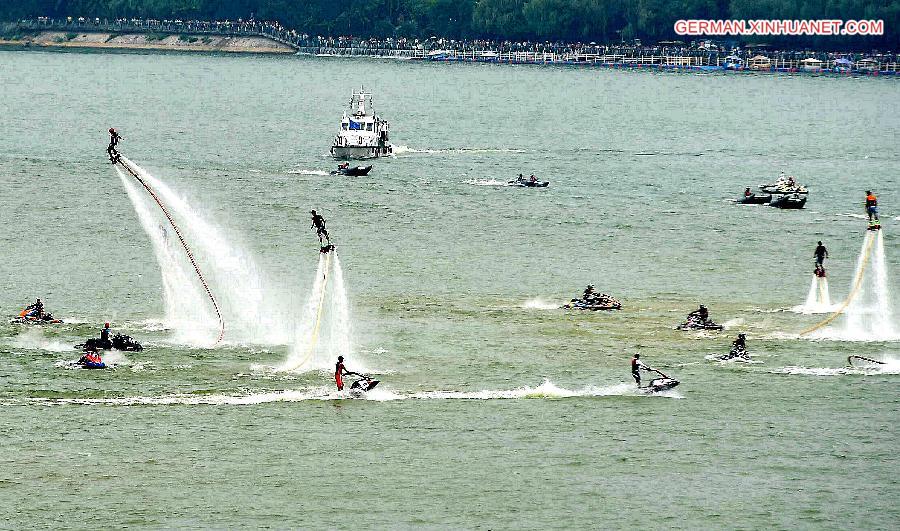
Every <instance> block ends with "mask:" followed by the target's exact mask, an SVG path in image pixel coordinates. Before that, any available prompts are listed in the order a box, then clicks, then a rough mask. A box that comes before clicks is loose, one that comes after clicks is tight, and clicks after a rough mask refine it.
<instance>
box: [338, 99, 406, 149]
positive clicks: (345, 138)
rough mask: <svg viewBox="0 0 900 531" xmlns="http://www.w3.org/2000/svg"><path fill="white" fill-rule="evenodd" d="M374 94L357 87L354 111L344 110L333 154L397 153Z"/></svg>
mask: <svg viewBox="0 0 900 531" xmlns="http://www.w3.org/2000/svg"><path fill="white" fill-rule="evenodd" d="M373 109H374V105H373V104H372V94H370V93H368V92H366V91H365V89H362V90H360V91H359V92H356V91H354V92H353V95H352V96H351V97H350V112H349V113H347V112H346V111H344V115H343V117H342V118H341V130H340V131H338V134H337V135H336V136H335V137H334V141H333V142H332V144H331V155H332V156H333V157H335V158H337V159H372V158H376V157H384V156H387V155H390V154H392V153H393V149H394V148H393V146H391V143H390V141H389V138H388V130H389V129H390V126H389V124H388V123H387V121H386V120H383V119H381V117H380V116H378V115H377V114H375V112H374V110H373Z"/></svg>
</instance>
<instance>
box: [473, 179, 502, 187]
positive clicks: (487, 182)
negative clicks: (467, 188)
mask: <svg viewBox="0 0 900 531" xmlns="http://www.w3.org/2000/svg"><path fill="white" fill-rule="evenodd" d="M466 184H471V185H473V186H509V183H508V182H506V181H498V180H497V179H469V180H468V181H466Z"/></svg>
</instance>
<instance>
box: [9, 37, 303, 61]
mask: <svg viewBox="0 0 900 531" xmlns="http://www.w3.org/2000/svg"><path fill="white" fill-rule="evenodd" d="M0 47H10V48H13V47H14V48H21V49H67V48H75V49H100V50H148V51H175V52H207V53H209V52H225V53H260V54H280V55H286V54H295V53H296V51H295V50H294V49H293V48H291V47H290V46H287V45H285V44H282V43H280V42H277V41H275V40H272V39H269V38H266V37H258V36H252V37H231V36H207V35H191V34H184V35H166V36H163V37H162V38H154V35H152V34H142V33H123V34H118V33H105V32H82V33H78V34H75V33H66V32H57V31H44V32H40V33H39V34H37V35H34V36H29V37H25V38H22V39H18V40H10V39H0Z"/></svg>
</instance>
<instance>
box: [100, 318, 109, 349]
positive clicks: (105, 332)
mask: <svg viewBox="0 0 900 531" xmlns="http://www.w3.org/2000/svg"><path fill="white" fill-rule="evenodd" d="M109 332H110V330H109V323H104V324H103V329H102V330H100V341H101V342H102V343H103V345H107V344H110V343H111V342H110V340H109Z"/></svg>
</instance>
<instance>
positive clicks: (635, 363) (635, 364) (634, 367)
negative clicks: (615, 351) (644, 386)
mask: <svg viewBox="0 0 900 531" xmlns="http://www.w3.org/2000/svg"><path fill="white" fill-rule="evenodd" d="M641 368H644V369H646V368H647V366H646V365H644V364H643V363H641V360H639V359H637V358H631V377H632V378H634V381H635V382H636V383H637V384H638V387H640V386H641Z"/></svg>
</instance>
